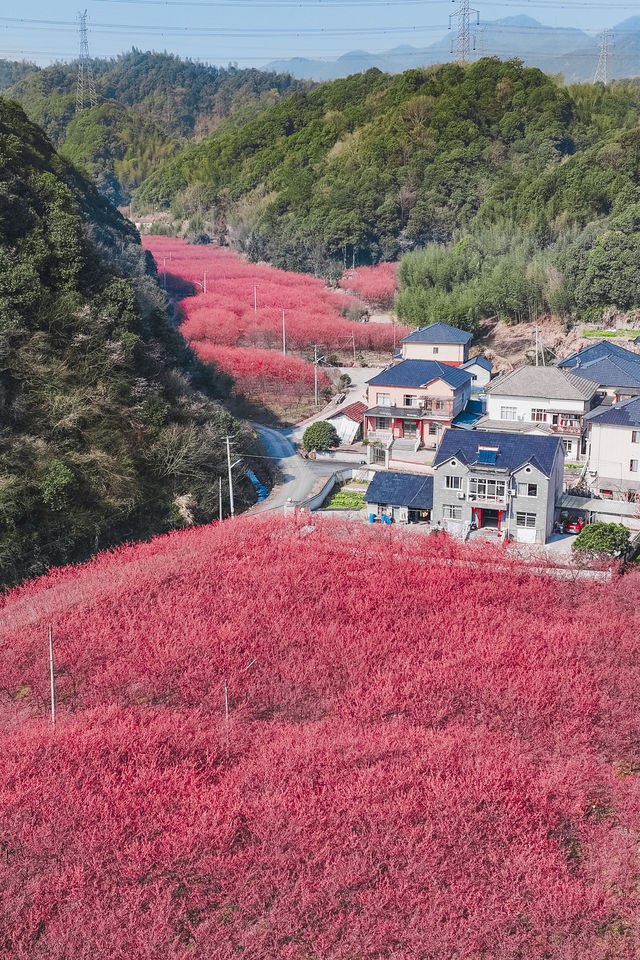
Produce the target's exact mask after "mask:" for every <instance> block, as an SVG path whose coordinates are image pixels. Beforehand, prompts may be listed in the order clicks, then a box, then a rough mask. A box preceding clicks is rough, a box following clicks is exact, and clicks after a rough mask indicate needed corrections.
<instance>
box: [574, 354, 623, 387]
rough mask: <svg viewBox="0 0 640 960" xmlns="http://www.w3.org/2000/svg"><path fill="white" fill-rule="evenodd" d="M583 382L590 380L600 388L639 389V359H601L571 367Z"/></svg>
mask: <svg viewBox="0 0 640 960" xmlns="http://www.w3.org/2000/svg"><path fill="white" fill-rule="evenodd" d="M572 370H573V371H574V372H575V373H579V375H580V376H581V377H584V379H585V380H591V381H593V383H596V384H597V385H598V386H602V387H625V388H630V389H632V390H638V389H640V357H638V358H637V360H629V359H628V358H627V357H601V358H600V359H596V360H589V361H588V362H583V363H581V364H580V366H578V365H576V366H575V367H572Z"/></svg>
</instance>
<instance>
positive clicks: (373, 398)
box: [367, 380, 466, 417]
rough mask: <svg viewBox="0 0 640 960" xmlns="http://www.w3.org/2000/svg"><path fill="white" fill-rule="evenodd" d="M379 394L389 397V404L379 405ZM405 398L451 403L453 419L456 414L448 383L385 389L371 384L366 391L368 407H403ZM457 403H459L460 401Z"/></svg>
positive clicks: (452, 392) (451, 391)
mask: <svg viewBox="0 0 640 960" xmlns="http://www.w3.org/2000/svg"><path fill="white" fill-rule="evenodd" d="M460 392H462V391H460ZM379 393H380V394H386V395H387V396H388V397H389V402H388V403H386V402H385V403H380V402H379V401H378V394H379ZM405 396H412V397H417V398H418V399H417V403H420V401H421V400H432V401H433V400H444V401H446V402H448V403H452V402H453V404H454V414H453V415H454V417H455V416H457V412H455V401H456V391H455V390H454V389H453V387H450V386H449V384H448V383H445V382H444V380H433V381H432V382H431V383H429V384H428V385H427V386H426V387H385V386H380V385H376V384H372V385H371V386H369V388H368V390H367V402H368V405H369V406H370V407H388V406H396V407H403V406H404V398H405ZM458 402H461V399H460V400H459V401H458ZM465 406H466V404H465ZM461 409H462V408H461ZM416 410H417V407H416ZM434 412H435V410H434Z"/></svg>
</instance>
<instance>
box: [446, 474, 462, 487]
mask: <svg viewBox="0 0 640 960" xmlns="http://www.w3.org/2000/svg"><path fill="white" fill-rule="evenodd" d="M444 485H445V487H446V488H447V490H462V477H445V478H444Z"/></svg>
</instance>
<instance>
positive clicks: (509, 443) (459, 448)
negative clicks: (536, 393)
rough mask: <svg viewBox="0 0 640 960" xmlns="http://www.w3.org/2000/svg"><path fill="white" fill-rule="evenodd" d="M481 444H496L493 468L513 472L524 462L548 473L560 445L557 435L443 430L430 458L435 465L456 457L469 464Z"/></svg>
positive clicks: (474, 457)
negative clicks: (438, 443)
mask: <svg viewBox="0 0 640 960" xmlns="http://www.w3.org/2000/svg"><path fill="white" fill-rule="evenodd" d="M480 447H497V448H498V451H499V452H498V456H497V458H496V462H495V469H496V470H507V471H509V472H510V473H513V472H514V471H515V470H518V469H519V468H520V467H522V466H524V465H525V464H526V463H531V464H533V465H535V466H536V467H538V469H539V470H540V471H541V472H542V473H544V475H545V476H546V477H550V476H551V472H552V470H553V464H554V461H555V458H556V454H557V452H558V448H560V449H562V440H561V439H560V437H537V436H534V435H532V434H516V433H497V432H495V433H494V432H491V431H489V430H469V431H467V430H445V432H444V434H443V437H442V440H441V442H440V447H439V448H438V452H437V454H436V457H435V460H434V461H433V466H434V468H437V467H439V466H441V465H442V464H443V463H446V462H447V460H450V459H451V458H452V457H456V458H457V459H458V460H459V461H460V462H461V463H464V464H467V465H468V466H470V465H472V464H475V463H477V462H478V451H479V449H480Z"/></svg>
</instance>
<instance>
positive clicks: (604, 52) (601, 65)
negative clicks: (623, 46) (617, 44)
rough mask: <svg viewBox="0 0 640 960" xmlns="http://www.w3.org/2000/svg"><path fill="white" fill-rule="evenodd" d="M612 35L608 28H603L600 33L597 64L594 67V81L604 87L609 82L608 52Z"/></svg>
mask: <svg viewBox="0 0 640 960" xmlns="http://www.w3.org/2000/svg"><path fill="white" fill-rule="evenodd" d="M612 40H613V38H612V36H611V34H610V33H609V31H608V30H603V31H602V33H601V34H600V56H599V57H598V66H597V67H596V72H595V76H594V78H593V82H594V83H604V85H605V87H606V85H607V84H608V83H609V52H610V50H611V46H612Z"/></svg>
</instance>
